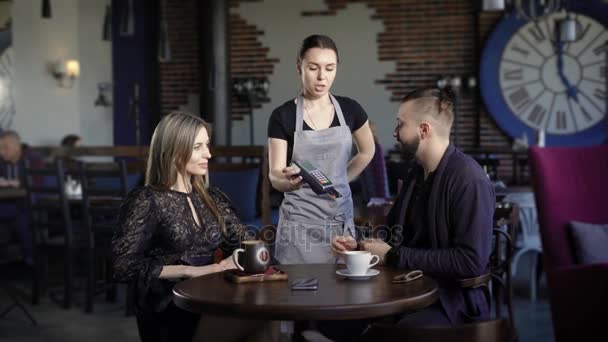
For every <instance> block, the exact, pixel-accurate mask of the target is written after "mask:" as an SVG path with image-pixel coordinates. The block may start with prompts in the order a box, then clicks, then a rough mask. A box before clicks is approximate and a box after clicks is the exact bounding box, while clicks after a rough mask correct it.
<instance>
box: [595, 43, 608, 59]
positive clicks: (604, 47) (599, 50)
mask: <svg viewBox="0 0 608 342" xmlns="http://www.w3.org/2000/svg"><path fill="white" fill-rule="evenodd" d="M606 51H608V43H604V44H602V45H600V46H598V47H596V48H595V49H593V53H595V55H596V56H599V55H600V54H601V53H604V52H606Z"/></svg>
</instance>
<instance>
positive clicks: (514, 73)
mask: <svg viewBox="0 0 608 342" xmlns="http://www.w3.org/2000/svg"><path fill="white" fill-rule="evenodd" d="M503 76H504V78H505V80H509V81H521V80H522V79H523V78H524V72H523V70H522V69H515V70H506V71H505V73H504V75H503Z"/></svg>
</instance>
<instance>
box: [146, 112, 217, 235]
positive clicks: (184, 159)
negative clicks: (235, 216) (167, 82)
mask: <svg viewBox="0 0 608 342" xmlns="http://www.w3.org/2000/svg"><path fill="white" fill-rule="evenodd" d="M203 128H204V129H206V130H207V133H208V134H209V136H211V126H210V125H209V124H208V123H207V122H206V121H205V120H203V119H201V118H199V117H196V116H194V115H191V114H188V113H184V112H173V113H171V114H169V115H167V116H165V117H164V118H163V119H162V120H161V121H160V122H159V123H158V126H156V129H155V130H154V134H153V135H152V142H151V143H150V152H149V155H148V164H147V167H146V186H149V187H151V188H154V189H157V190H169V189H171V187H172V186H173V184H175V183H176V182H177V174H178V173H180V174H182V175H185V174H186V164H187V163H188V161H189V160H190V157H192V149H193V146H194V142H195V139H196V135H197V134H198V133H199V131H200V130H201V129H203ZM190 182H191V184H192V187H193V189H194V191H196V193H197V194H198V195H199V196H200V197H201V198H202V199H203V202H204V203H205V204H206V205H207V206H208V207H209V209H210V210H211V212H212V213H213V215H214V216H215V218H216V219H217V220H218V222H219V224H220V227H221V229H222V231H223V232H225V226H224V220H223V219H222V217H221V215H220V213H219V211H218V209H217V206H216V205H215V203H213V201H212V200H211V197H210V196H209V193H208V192H207V187H208V177H207V176H194V175H193V176H191V177H190Z"/></svg>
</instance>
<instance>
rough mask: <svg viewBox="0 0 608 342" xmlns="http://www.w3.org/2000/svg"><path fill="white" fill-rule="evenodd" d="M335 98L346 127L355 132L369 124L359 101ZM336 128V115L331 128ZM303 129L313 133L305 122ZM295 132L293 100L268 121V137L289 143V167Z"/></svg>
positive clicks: (279, 108)
mask: <svg viewBox="0 0 608 342" xmlns="http://www.w3.org/2000/svg"><path fill="white" fill-rule="evenodd" d="M335 97H336V100H338V103H339V104H340V108H341V109H342V113H343V114H344V121H346V125H348V127H349V128H350V131H351V132H355V131H356V130H358V129H359V128H361V126H363V125H364V124H365V122H367V113H366V112H365V110H364V109H363V107H361V105H360V104H359V103H358V102H357V101H355V100H353V99H350V98H348V97H343V96H335ZM336 126H340V120H339V119H338V115H334V120H333V121H332V123H331V126H330V127H336ZM302 129H303V130H305V131H312V128H311V127H310V126H308V124H306V121H304V124H303V126H302ZM295 131H296V102H295V101H294V100H293V99H292V100H289V101H287V102H285V103H283V104H282V105H280V106H279V107H277V108H276V109H275V110H274V111H273V112H272V115H270V120H269V121H268V137H269V138H276V139H283V140H286V141H287V165H289V163H290V162H291V155H292V153H293V134H294V132H295Z"/></svg>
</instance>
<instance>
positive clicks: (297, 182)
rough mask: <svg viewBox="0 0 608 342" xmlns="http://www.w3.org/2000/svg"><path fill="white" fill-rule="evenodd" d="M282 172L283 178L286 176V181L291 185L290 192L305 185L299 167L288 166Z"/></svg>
mask: <svg viewBox="0 0 608 342" xmlns="http://www.w3.org/2000/svg"><path fill="white" fill-rule="evenodd" d="M282 172H283V176H285V179H286V180H287V182H288V183H289V185H288V187H289V191H295V190H298V189H299V188H300V187H302V184H304V179H302V177H301V176H299V174H300V169H298V168H297V167H293V166H287V167H285V168H283V170H282Z"/></svg>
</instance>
